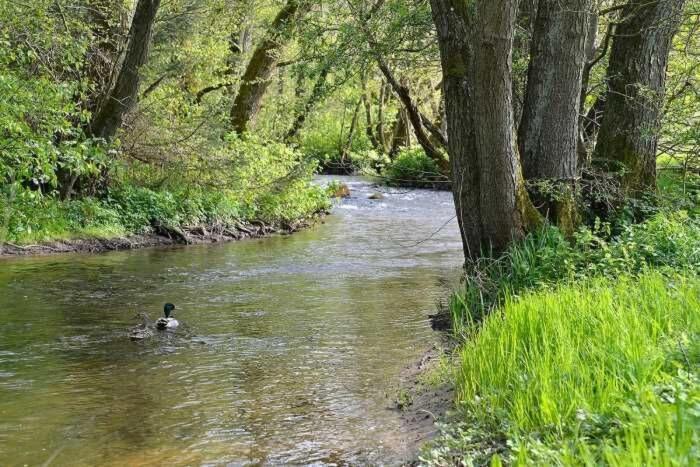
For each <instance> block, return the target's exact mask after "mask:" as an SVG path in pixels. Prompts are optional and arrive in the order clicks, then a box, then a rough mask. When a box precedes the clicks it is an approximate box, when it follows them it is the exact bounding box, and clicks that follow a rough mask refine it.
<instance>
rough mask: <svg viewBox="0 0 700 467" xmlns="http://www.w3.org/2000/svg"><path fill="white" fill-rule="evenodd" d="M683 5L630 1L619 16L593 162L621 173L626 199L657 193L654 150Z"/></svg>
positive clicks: (680, 0) (667, 0) (666, 0)
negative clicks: (670, 57) (671, 55)
mask: <svg viewBox="0 0 700 467" xmlns="http://www.w3.org/2000/svg"><path fill="white" fill-rule="evenodd" d="M684 4H685V0H659V1H654V2H650V1H648V0H630V1H629V2H628V3H627V4H625V6H624V7H623V8H622V11H621V18H622V19H621V21H620V23H619V24H618V25H617V27H616V30H615V35H614V37H613V42H612V49H611V52H610V61H609V65H608V70H607V81H608V91H607V93H606V96H605V112H604V114H603V118H602V120H601V127H600V131H599V133H598V142H597V144H596V149H595V153H594V158H595V159H597V160H599V161H601V162H603V163H604V164H610V165H612V166H613V167H612V168H613V169H622V175H621V185H622V189H623V191H624V192H625V193H627V194H628V195H632V196H635V195H637V194H639V193H641V192H644V191H648V190H654V189H655V188H656V149H657V143H658V134H659V129H660V125H661V111H662V108H663V99H664V94H665V85H666V68H667V65H668V56H669V53H670V50H671V43H672V40H673V36H674V35H675V33H676V31H677V29H678V26H679V24H680V21H681V14H682V11H683V6H684Z"/></svg>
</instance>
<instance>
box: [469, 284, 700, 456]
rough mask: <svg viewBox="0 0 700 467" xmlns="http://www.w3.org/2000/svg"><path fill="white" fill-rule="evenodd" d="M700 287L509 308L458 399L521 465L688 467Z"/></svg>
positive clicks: (641, 289)
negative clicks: (508, 446) (507, 442)
mask: <svg viewBox="0 0 700 467" xmlns="http://www.w3.org/2000/svg"><path fill="white" fill-rule="evenodd" d="M699 335H700V281H698V280H697V279H683V278H681V277H673V278H671V279H668V278H667V277H664V276H662V275H660V274H657V273H647V274H644V275H642V276H641V277H639V278H635V279H633V278H624V279H620V280H618V281H616V282H613V283H610V281H609V280H605V279H597V280H594V281H591V282H587V283H584V284H578V285H569V286H563V287H561V288H558V289H556V290H552V291H548V292H541V293H535V294H532V295H527V296H525V297H523V298H521V299H517V300H512V299H507V300H506V301H505V304H504V305H503V306H502V307H501V308H500V309H498V310H497V311H496V312H494V313H492V314H491V315H490V316H489V317H487V318H486V320H485V321H484V323H483V326H482V328H481V329H480V331H479V332H478V333H476V334H475V335H474V337H473V338H472V339H471V340H470V341H468V342H467V343H466V344H465V345H464V347H463V349H462V352H461V362H460V366H459V370H458V377H457V384H458V399H459V401H460V404H461V407H462V408H463V409H464V410H465V412H466V413H467V414H468V416H469V417H471V418H474V419H475V420H477V421H478V424H479V425H480V426H482V427H484V429H485V430H487V431H492V432H493V433H501V434H503V435H505V436H506V437H507V439H509V440H510V443H511V448H512V449H511V455H512V457H513V458H512V460H513V461H515V462H516V463H519V464H529V463H532V462H535V463H537V462H546V463H549V462H556V463H561V462H563V463H564V464H586V463H590V464H596V463H600V462H604V463H608V464H612V465H651V464H653V465H670V464H676V465H688V462H690V461H691V460H692V459H693V458H694V457H693V456H694V455H697V452H698V449H699V448H700V446H699V443H698V436H699V435H698V428H700V391H699V390H698V385H697V379H695V377H696V375H694V374H693V373H696V372H697V365H698V363H699V362H700V358H699V357H700V345H699V344H698V336H699Z"/></svg>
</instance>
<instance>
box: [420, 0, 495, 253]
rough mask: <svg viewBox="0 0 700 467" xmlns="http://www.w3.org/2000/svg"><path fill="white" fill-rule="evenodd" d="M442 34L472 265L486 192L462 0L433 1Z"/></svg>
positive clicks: (458, 204)
mask: <svg viewBox="0 0 700 467" xmlns="http://www.w3.org/2000/svg"><path fill="white" fill-rule="evenodd" d="M430 4H431V8H432V15H433V21H434V22H435V26H436V29H437V34H438V44H439V46H440V59H441V66H442V75H443V82H442V86H443V94H444V96H445V120H446V124H447V135H448V137H447V148H448V152H449V154H450V165H451V166H452V194H453V197H454V202H455V210H456V212H457V221H458V223H459V228H460V232H461V234H462V247H463V250H464V256H465V258H466V259H467V260H470V259H475V258H477V257H478V256H479V255H480V253H481V239H482V230H481V203H480V200H479V194H480V192H481V187H480V178H479V164H478V161H477V158H476V138H475V136H474V107H473V100H474V83H473V73H471V70H470V69H471V68H472V66H473V64H472V61H473V55H474V52H473V49H472V42H471V37H470V32H471V30H472V28H473V20H474V18H473V17H472V13H471V12H470V11H467V6H466V4H465V3H464V2H461V1H459V0H431V2H430Z"/></svg>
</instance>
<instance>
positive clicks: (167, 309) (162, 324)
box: [156, 303, 180, 330]
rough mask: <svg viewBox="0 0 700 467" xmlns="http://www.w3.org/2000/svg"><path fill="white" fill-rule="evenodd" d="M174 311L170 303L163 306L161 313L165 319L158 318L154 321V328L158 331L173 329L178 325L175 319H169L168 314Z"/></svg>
mask: <svg viewBox="0 0 700 467" xmlns="http://www.w3.org/2000/svg"><path fill="white" fill-rule="evenodd" d="M174 309H175V305H173V304H172V303H166V304H165V305H164V306H163V313H164V314H165V317H160V318H158V319H157V320H156V327H157V328H158V329H161V330H163V329H175V328H176V327H178V326H179V325H180V323H178V322H177V320H176V319H175V318H171V317H170V313H171V312H172V311H173V310H174Z"/></svg>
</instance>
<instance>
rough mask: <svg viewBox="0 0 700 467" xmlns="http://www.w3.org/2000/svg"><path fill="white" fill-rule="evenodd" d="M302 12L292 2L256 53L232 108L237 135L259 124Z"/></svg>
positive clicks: (292, 0)
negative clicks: (292, 32) (263, 104)
mask: <svg viewBox="0 0 700 467" xmlns="http://www.w3.org/2000/svg"><path fill="white" fill-rule="evenodd" d="M300 10H302V5H301V1H300V0H288V1H287V4H286V5H285V6H284V8H282V10H280V12H279V13H278V14H277V17H275V20H274V21H273V22H272V25H271V26H270V30H269V31H268V33H267V36H266V37H265V39H263V41H262V43H261V44H260V45H259V46H258V47H257V48H256V49H255V51H254V52H253V56H252V57H251V59H250V62H249V63H248V67H247V68H246V71H245V73H244V74H243V78H242V80H241V86H240V88H239V90H238V94H236V99H235V100H234V102H233V107H232V108H231V127H232V129H233V130H235V131H236V132H238V133H244V132H246V131H247V130H248V128H249V126H250V124H251V123H253V122H254V121H255V117H256V116H257V114H258V112H259V111H260V107H261V105H262V99H263V97H264V95H265V91H267V88H268V86H269V85H270V80H271V78H272V74H273V73H274V71H275V68H276V67H277V63H278V61H279V55H280V52H281V49H282V48H283V47H284V45H285V44H286V43H287V41H288V40H289V35H290V33H291V31H292V30H293V29H294V26H295V22H296V19H297V16H298V15H299V14H300V13H301V11H300Z"/></svg>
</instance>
